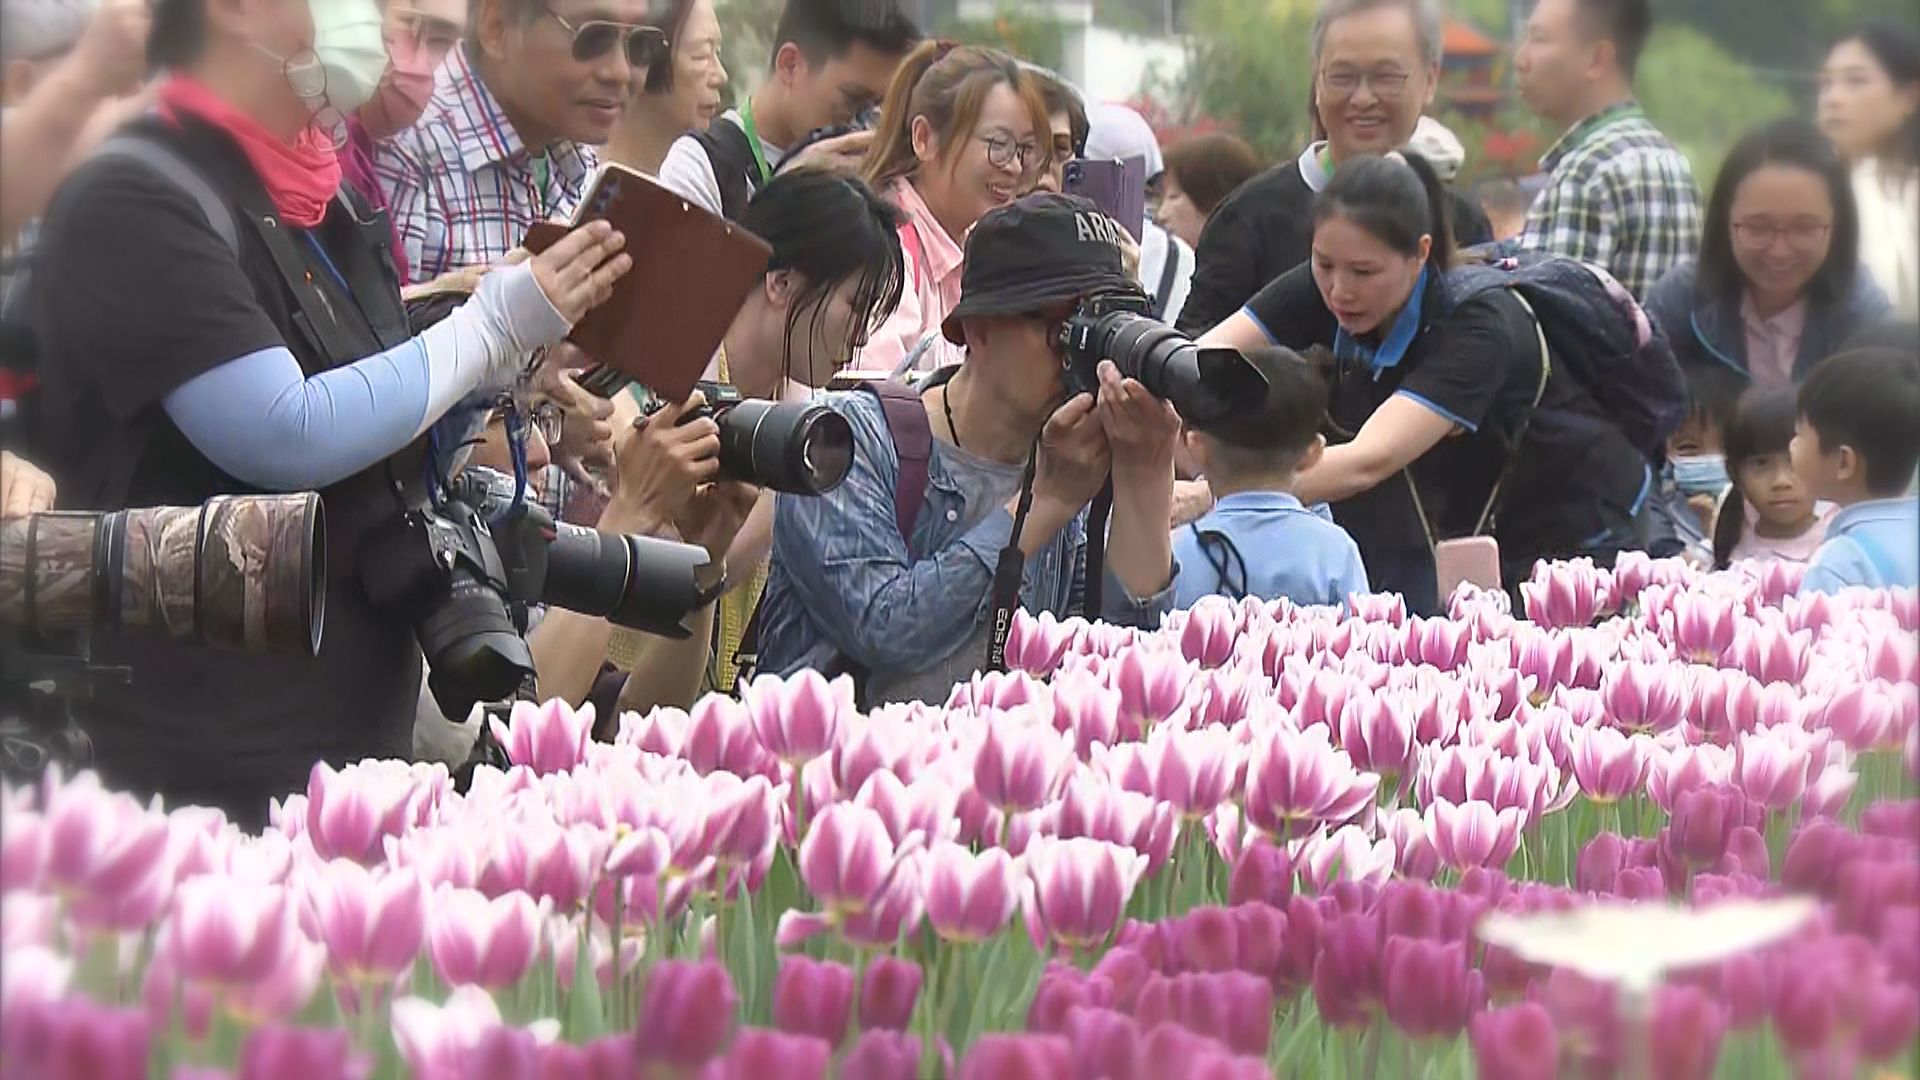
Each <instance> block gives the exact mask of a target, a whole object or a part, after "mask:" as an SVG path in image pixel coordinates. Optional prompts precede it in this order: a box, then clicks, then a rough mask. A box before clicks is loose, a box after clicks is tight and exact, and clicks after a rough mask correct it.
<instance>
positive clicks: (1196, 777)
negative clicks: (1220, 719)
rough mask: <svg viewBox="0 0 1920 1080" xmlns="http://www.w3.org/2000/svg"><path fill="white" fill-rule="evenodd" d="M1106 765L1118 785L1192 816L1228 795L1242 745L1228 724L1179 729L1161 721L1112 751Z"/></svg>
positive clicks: (1207, 811)
mask: <svg viewBox="0 0 1920 1080" xmlns="http://www.w3.org/2000/svg"><path fill="white" fill-rule="evenodd" d="M1107 764H1108V767H1109V771H1110V774H1112V775H1113V779H1114V780H1115V781H1116V782H1117V783H1119V784H1120V786H1121V787H1123V788H1125V789H1127V790H1128V791H1136V792H1139V793H1141V794H1143V795H1151V796H1153V797H1154V799H1156V800H1157V801H1159V802H1163V803H1171V804H1172V805H1173V807H1174V808H1175V809H1176V810H1178V811H1179V813H1180V815H1181V816H1182V817H1184V818H1186V819H1187V820H1189V821H1193V820H1197V819H1199V818H1201V817H1203V816H1205V815H1207V814H1211V813H1212V812H1213V811H1214V808H1215V807H1217V806H1219V805H1220V804H1221V803H1223V802H1226V801H1227V800H1228V799H1229V798H1231V797H1232V795H1233V789H1234V781H1235V777H1236V773H1237V770H1238V767H1239V765H1240V750H1239V747H1238V746H1237V745H1236V743H1235V742H1234V736H1233V733H1232V732H1230V731H1228V730H1227V729H1226V728H1223V727H1205V728H1201V729H1199V730H1197V731H1180V730H1177V729H1175V728H1174V727H1172V726H1171V725H1164V724H1163V725H1161V726H1159V727H1156V728H1155V729H1154V730H1153V732H1152V733H1151V734H1150V735H1149V736H1148V737H1147V741H1146V742H1145V743H1132V744H1128V745H1126V746H1123V747H1121V748H1119V749H1117V750H1115V751H1113V752H1112V753H1111V754H1110V755H1109V756H1108V758H1107Z"/></svg>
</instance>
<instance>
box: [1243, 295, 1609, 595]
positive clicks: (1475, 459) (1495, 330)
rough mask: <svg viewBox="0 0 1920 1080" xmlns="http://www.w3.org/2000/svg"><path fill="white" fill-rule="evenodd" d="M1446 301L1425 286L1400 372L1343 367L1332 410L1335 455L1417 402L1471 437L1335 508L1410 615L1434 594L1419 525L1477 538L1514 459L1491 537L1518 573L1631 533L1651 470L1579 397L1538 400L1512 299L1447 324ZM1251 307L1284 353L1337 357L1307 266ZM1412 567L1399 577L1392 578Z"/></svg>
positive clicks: (1562, 379)
mask: <svg viewBox="0 0 1920 1080" xmlns="http://www.w3.org/2000/svg"><path fill="white" fill-rule="evenodd" d="M1445 288H1446V286H1445V279H1444V278H1443V277H1439V276H1437V275H1435V276H1430V278H1429V282H1428V286H1427V291H1426V293H1425V294H1424V295H1423V297H1422V307H1421V316H1422V326H1421V329H1420V331H1419V333H1418V334H1417V335H1416V336H1415V337H1414V340H1413V343H1412V344H1411V345H1409V346H1408V347H1407V351H1406V353H1405V354H1404V355H1403V356H1402V357H1401V359H1400V361H1399V363H1398V364H1396V365H1395V366H1393V367H1390V368H1385V369H1383V370H1381V371H1380V372H1379V373H1378V375H1377V377H1376V375H1375V373H1374V371H1373V369H1372V368H1371V367H1370V366H1369V365H1368V364H1367V363H1366V362H1365V361H1363V360H1354V359H1349V360H1345V361H1342V362H1340V363H1339V364H1338V365H1337V367H1336V370H1335V374H1334V382H1333V393H1332V396H1331V400H1330V402H1329V405H1328V413H1329V419H1330V420H1331V421H1332V425H1333V427H1334V429H1335V430H1334V431H1333V432H1331V433H1330V435H1329V441H1331V442H1344V441H1346V440H1347V439H1349V438H1351V437H1352V435H1353V434H1355V433H1357V432H1358V431H1359V430H1360V428H1361V426H1362V425H1364V424H1365V423H1366V421H1367V419H1368V418H1369V417H1370V416H1372V415H1373V412H1374V410H1375V409H1377V408H1379V407H1380V405H1382V404H1384V403H1385V402H1386V400H1387V399H1388V398H1389V397H1392V396H1393V395H1395V394H1404V395H1407V396H1409V397H1412V398H1413V399H1414V400H1415V401H1417V402H1419V403H1420V404H1421V405H1424V406H1425V407H1427V408H1428V409H1431V410H1433V411H1435V412H1437V413H1440V414H1441V415H1442V416H1445V417H1447V418H1449V419H1451V420H1453V421H1454V422H1455V423H1456V424H1458V425H1460V427H1461V429H1462V430H1460V431H1459V432H1458V433H1456V434H1454V435H1452V436H1449V437H1448V438H1446V439H1443V440H1441V442H1440V444H1439V445H1437V446H1435V447H1433V448H1432V449H1431V450H1429V451H1427V453H1425V454H1424V455H1422V456H1421V457H1420V459H1419V460H1417V461H1415V462H1414V463H1413V465H1412V466H1411V467H1410V468H1409V469H1408V470H1407V471H1406V474H1402V475H1400V476H1396V477H1394V478H1392V479H1391V480H1388V481H1386V482H1385V483H1383V484H1381V485H1379V486H1378V487H1376V488H1374V489H1373V490H1372V491H1369V492H1366V493H1364V494H1362V495H1359V496H1356V497H1354V498H1351V499H1347V500H1343V501H1342V502H1341V503H1339V504H1337V505H1336V506H1334V508H1333V511H1334V517H1335V519H1336V520H1338V521H1339V522H1340V524H1341V525H1342V526H1343V527H1345V528H1346V529H1347V530H1348V531H1349V532H1351V533H1352V534H1353V536H1354V539H1355V541H1356V542H1357V543H1358V544H1359V545H1360V550H1361V555H1362V557H1363V558H1364V559H1365V560H1366V563H1367V570H1368V574H1369V577H1371V578H1372V579H1373V582H1374V584H1375V585H1376V586H1377V587H1379V588H1381V589H1383V590H1385V591H1402V592H1405V593H1407V595H1408V599H1409V601H1410V602H1415V600H1416V594H1422V596H1423V599H1424V594H1425V593H1430V592H1431V590H1432V588H1433V586H1432V583H1431V577H1432V560H1431V556H1430V555H1429V554H1428V543H1427V539H1428V538H1427V535H1426V530H1425V529H1424V528H1423V527H1422V525H1421V516H1420V512H1421V511H1422V510H1424V512H1425V518H1426V521H1427V523H1428V524H1429V525H1430V526H1431V527H1432V531H1433V537H1432V538H1433V539H1434V540H1445V539H1450V538H1454V537H1461V536H1470V535H1473V532H1474V528H1475V526H1476V525H1477V524H1478V522H1479V520H1480V517H1481V515H1482V514H1483V513H1484V512H1485V511H1486V509H1487V504H1488V501H1489V500H1490V499H1491V498H1493V495H1494V485H1495V483H1496V482H1498V481H1499V480H1500V476H1501V473H1502V471H1503V470H1505V469H1507V466H1508V460H1509V458H1510V457H1511V456H1512V453H1513V449H1514V447H1515V446H1516V445H1520V446H1521V447H1522V448H1523V449H1522V453H1521V454H1520V456H1519V458H1518V459H1517V460H1515V461H1514V462H1513V466H1512V471H1511V472H1510V473H1509V474H1508V475H1507V478H1506V480H1505V482H1504V484H1502V486H1501V488H1500V493H1499V498H1498V502H1497V503H1496V504H1495V523H1494V527H1493V528H1492V530H1491V531H1492V533H1493V535H1494V536H1495V537H1497V538H1498V539H1499V541H1500V548H1501V558H1502V561H1503V563H1506V564H1507V565H1509V566H1521V567H1524V566H1528V565H1531V563H1532V561H1533V560H1535V559H1539V558H1549V557H1563V556H1569V555H1573V554H1577V553H1579V552H1581V551H1582V550H1584V549H1586V548H1589V547H1592V546H1594V544H1595V543H1596V542H1597V538H1599V537H1600V536H1601V534H1604V533H1610V532H1615V531H1623V530H1626V529H1628V528H1630V526H1631V522H1632V518H1633V514H1634V510H1635V507H1636V506H1637V504H1638V501H1639V498H1640V496H1641V494H1642V493H1643V490H1644V486H1645V482H1646V466H1645V461H1644V459H1643V458H1642V457H1641V456H1640V454H1639V453H1638V452H1637V451H1636V450H1634V448H1633V446H1632V444H1631V443H1629V442H1628V441H1627V439H1626V437H1625V436H1624V435H1622V434H1620V432H1619V430H1618V429H1617V428H1615V427H1614V426H1613V425H1612V424H1610V423H1608V422H1607V421H1606V419H1605V417H1604V414H1603V413H1602V412H1601V410H1600V408H1599V406H1598V405H1597V404H1596V403H1595V402H1594V401H1593V399H1592V397H1591V395H1589V394H1588V393H1587V392H1586V390H1585V389H1584V388H1582V387H1581V386H1580V385H1579V384H1578V383H1577V382H1575V381H1574V380H1573V379H1572V378H1571V377H1569V376H1566V375H1564V374H1562V373H1560V371H1559V369H1558V368H1557V367H1550V368H1549V374H1548V376H1547V380H1546V386H1545V388H1544V390H1542V389H1541V386H1540V378H1541V358H1540V339H1539V336H1538V334H1537V333H1536V332H1535V329H1534V324H1533V318H1532V316H1531V315H1529V314H1528V313H1527V310H1526V308H1525V307H1524V306H1523V305H1522V304H1521V303H1520V301H1519V300H1518V299H1517V298H1515V297H1514V296H1513V294H1512V293H1509V292H1506V291H1504V290H1496V291H1493V292H1489V293H1484V294H1482V295H1480V296H1477V297H1474V298H1473V299H1471V300H1469V301H1467V302H1466V303H1464V304H1461V305H1460V306H1459V307H1457V308H1454V309H1453V310H1452V311H1451V312H1448V310H1447V308H1448V306H1449V305H1448V302H1447V297H1446V294H1445ZM1247 307H1248V309H1249V310H1250V311H1251V312H1252V313H1253V314H1254V316H1255V317H1256V318H1258V319H1259V320H1260V321H1261V323H1262V325H1264V326H1265V327H1266V328H1267V329H1268V331H1269V332H1270V333H1272V334H1274V335H1275V336H1276V338H1277V339H1278V340H1277V342H1276V343H1277V344H1281V345H1286V346H1289V347H1291V348H1295V349H1305V348H1308V347H1311V346H1313V345H1328V346H1330V345H1332V344H1333V341H1334V335H1335V332H1336V330H1337V329H1338V324H1337V323H1336V322H1335V320H1334V318H1333V314H1332V313H1331V312H1329V311H1328V310H1327V307H1326V303H1325V302H1324V300H1323V299H1322V298H1321V295H1320V289H1319V287H1318V286H1317V285H1316V284H1315V282H1314V280H1313V268H1312V267H1311V266H1301V267H1299V268H1297V269H1295V270H1293V271H1291V272H1289V273H1287V274H1285V275H1283V276H1282V277H1281V278H1280V280H1278V281H1276V282H1274V283H1273V284H1272V285H1269V286H1268V287H1267V288H1265V289H1263V290H1261V292H1260V294H1259V295H1258V296H1256V297H1255V298H1254V299H1253V301H1252V302H1251V303H1250V304H1248V305H1247ZM1536 393H1539V394H1540V404H1539V406H1538V407H1537V408H1535V407H1534V405H1533V400H1534V395H1535V394H1536ZM1407 474H1411V476H1412V480H1413V487H1412V488H1411V490H1410V489H1409V487H1408V484H1407ZM1415 494H1417V496H1418V499H1417V504H1416V499H1415V497H1414V496H1415ZM1376 563H1378V564H1379V567H1380V569H1381V572H1378V573H1377V572H1376ZM1403 563H1404V564H1406V566H1405V568H1404V569H1403V570H1402V571H1398V572H1396V571H1395V570H1394V569H1393V567H1394V566H1395V565H1396V564H1403ZM1422 572H1424V575H1425V580H1424V582H1423V581H1421V580H1419V575H1420V574H1421V573H1422ZM1383 576H1385V577H1388V578H1390V579H1391V578H1394V577H1399V578H1401V581H1402V583H1403V585H1404V587H1396V585H1395V584H1394V583H1393V582H1392V581H1391V580H1390V581H1387V582H1383V581H1382V580H1381V578H1382V577H1383ZM1434 602H1435V603H1437V598H1434ZM1421 606H1425V604H1424V602H1422V603H1421Z"/></svg>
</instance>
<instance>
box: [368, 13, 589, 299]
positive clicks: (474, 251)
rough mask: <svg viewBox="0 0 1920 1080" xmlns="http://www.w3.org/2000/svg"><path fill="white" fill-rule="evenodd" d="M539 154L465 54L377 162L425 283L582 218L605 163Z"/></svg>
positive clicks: (556, 147)
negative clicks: (571, 217)
mask: <svg viewBox="0 0 1920 1080" xmlns="http://www.w3.org/2000/svg"><path fill="white" fill-rule="evenodd" d="M545 153H546V155H547V161H548V163H549V167H548V169H547V182H546V186H545V188H544V189H542V187H541V184H540V180H539V172H538V170H537V169H536V168H535V165H534V159H535V157H536V156H537V155H536V154H535V153H534V152H533V151H531V150H530V149H529V148H528V147H527V146H526V145H525V144H524V143H522V142H521V141H520V136H519V134H518V133H516V132H515V131H514V130H513V124H512V122H510V121H509V120H508V119H507V114H506V112H505V110H503V109H502V108H501V107H500V102H499V101H498V100H497V99H495V98H494V96H493V94H492V92H491V91H489V90H488V89H487V86H486V83H484V82H483V81H481V78H480V75H479V74H478V73H477V72H476V71H474V69H473V66H472V65H471V64H470V63H469V62H468V59H467V47H466V45H464V44H462V45H458V46H456V47H455V48H454V49H453V51H452V52H450V53H448V54H447V59H446V61H445V63H443V64H442V65H441V66H440V70H439V72H437V73H436V74H435V76H434V90H433V98H432V100H431V101H429V102H428V103H427V110H426V112H425V113H423V114H421V117H420V120H419V122H417V123H415V124H414V125H413V126H412V127H411V128H408V129H407V130H406V131H403V132H401V133H400V134H398V135H396V136H394V137H393V138H392V139H389V140H388V141H387V142H386V143H384V144H382V145H381V147H380V150H379V154H378V156H377V158H376V160H375V163H374V164H375V169H376V171H377V172H378V173H379V177H380V184H381V186H382V187H383V188H385V189H386V193H387V208H388V213H389V214H390V215H391V216H392V218H393V225H394V229H395V231H396V232H397V233H398V235H399V237H400V243H401V245H402V247H403V248H404V249H405V251H406V254H407V262H408V267H409V270H410V272H411V277H412V280H413V281H414V282H415V283H418V282H425V281H431V280H433V279H434V278H436V277H439V276H440V275H441V274H444V273H447V272H448V271H452V270H459V269H462V268H464V267H468V266H478V265H483V264H486V263H490V262H493V261H494V260H496V259H499V258H500V257H501V256H503V255H505V254H506V253H507V252H509V251H511V250H513V249H514V248H515V247H518V246H519V245H520V242H521V241H522V240H524V239H525V238H526V235H527V230H528V229H530V228H532V227H533V226H534V225H535V224H537V223H539V222H542V221H547V220H550V219H552V218H555V217H562V216H565V215H567V214H570V213H572V211H573V208H574V206H575V205H576V204H577V203H578V202H579V201H580V197H581V193H582V189H583V188H584V187H585V185H586V181H587V177H588V174H590V173H591V172H592V171H593V168H594V166H595V164H596V163H597V159H596V157H595V155H594V152H593V150H592V149H590V148H589V147H586V146H583V145H580V144H579V143H570V142H561V143H554V144H553V145H551V146H549V147H547V148H546V149H545Z"/></svg>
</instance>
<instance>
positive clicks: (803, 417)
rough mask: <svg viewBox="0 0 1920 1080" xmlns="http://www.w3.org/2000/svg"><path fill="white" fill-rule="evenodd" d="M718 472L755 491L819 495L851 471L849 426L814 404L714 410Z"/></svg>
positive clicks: (750, 403)
mask: <svg viewBox="0 0 1920 1080" xmlns="http://www.w3.org/2000/svg"><path fill="white" fill-rule="evenodd" d="M714 421H715V422H716V423H717V424H718V425H719V426H720V468H721V471H723V472H725V473H726V474H727V475H728V476H731V477H733V478H734V479H736V480H741V481H744V482H746V483H749V484H753V485H754V486H756V487H764V488H772V489H773V490H775V491H784V492H788V493H791V494H794V495H822V494H825V493H826V492H829V491H832V490H833V489H834V488H837V487H839V486H840V482H841V481H843V480H845V479H846V478H847V470H848V469H850V468H852V467H853V427H852V426H851V425H850V424H848V423H847V418H846V417H844V416H841V415H840V414H839V413H837V412H834V411H833V410H832V409H829V408H827V407H826V406H825V405H817V404H814V403H812V402H791V401H780V402H775V401H759V400H751V399H750V400H743V401H739V402H735V403H733V404H730V405H727V406H725V407H724V408H723V409H720V410H717V411H716V413H715V415H714Z"/></svg>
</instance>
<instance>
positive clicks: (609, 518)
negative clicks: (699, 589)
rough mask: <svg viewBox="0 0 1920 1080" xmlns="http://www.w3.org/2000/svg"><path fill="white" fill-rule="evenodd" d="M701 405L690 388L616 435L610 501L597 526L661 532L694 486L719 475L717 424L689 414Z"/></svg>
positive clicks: (681, 508) (688, 499) (671, 522)
mask: <svg viewBox="0 0 1920 1080" xmlns="http://www.w3.org/2000/svg"><path fill="white" fill-rule="evenodd" d="M705 408H706V398H705V397H704V396H702V395H701V394H700V393H699V392H698V391H696V392H695V393H694V395H693V397H691V398H689V399H688V400H687V401H686V402H685V403H684V404H680V405H668V406H665V407H664V408H662V409H660V410H659V411H657V412H655V413H653V414H652V415H650V416H643V417H641V418H639V419H638V420H635V421H634V422H633V425H632V426H631V427H629V428H628V429H627V431H626V432H625V433H624V434H623V435H621V437H620V440H619V443H618V444H617V446H616V447H615V451H614V460H615V462H616V466H615V468H616V471H615V473H614V487H613V501H612V502H610V503H608V504H607V512H606V515H605V516H603V517H602V518H601V527H602V528H607V529H618V530H621V531H627V532H637V533H645V534H647V535H650V536H658V535H662V534H664V533H665V532H666V531H667V530H668V528H669V527H671V526H673V525H674V524H675V523H676V522H678V521H679V520H680V516H681V514H682V513H683V512H685V510H686V508H687V505H688V504H689V503H690V502H692V501H693V497H694V494H695V493H696V492H697V491H698V490H699V489H700V485H702V484H705V483H708V482H710V481H711V480H713V479H714V477H716V476H717V475H719V472H720V426H719V425H718V424H716V423H714V421H713V420H712V419H710V418H708V417H704V416H696V417H689V414H691V413H695V412H698V411H700V410H702V409H705ZM683 421H684V422H683Z"/></svg>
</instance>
